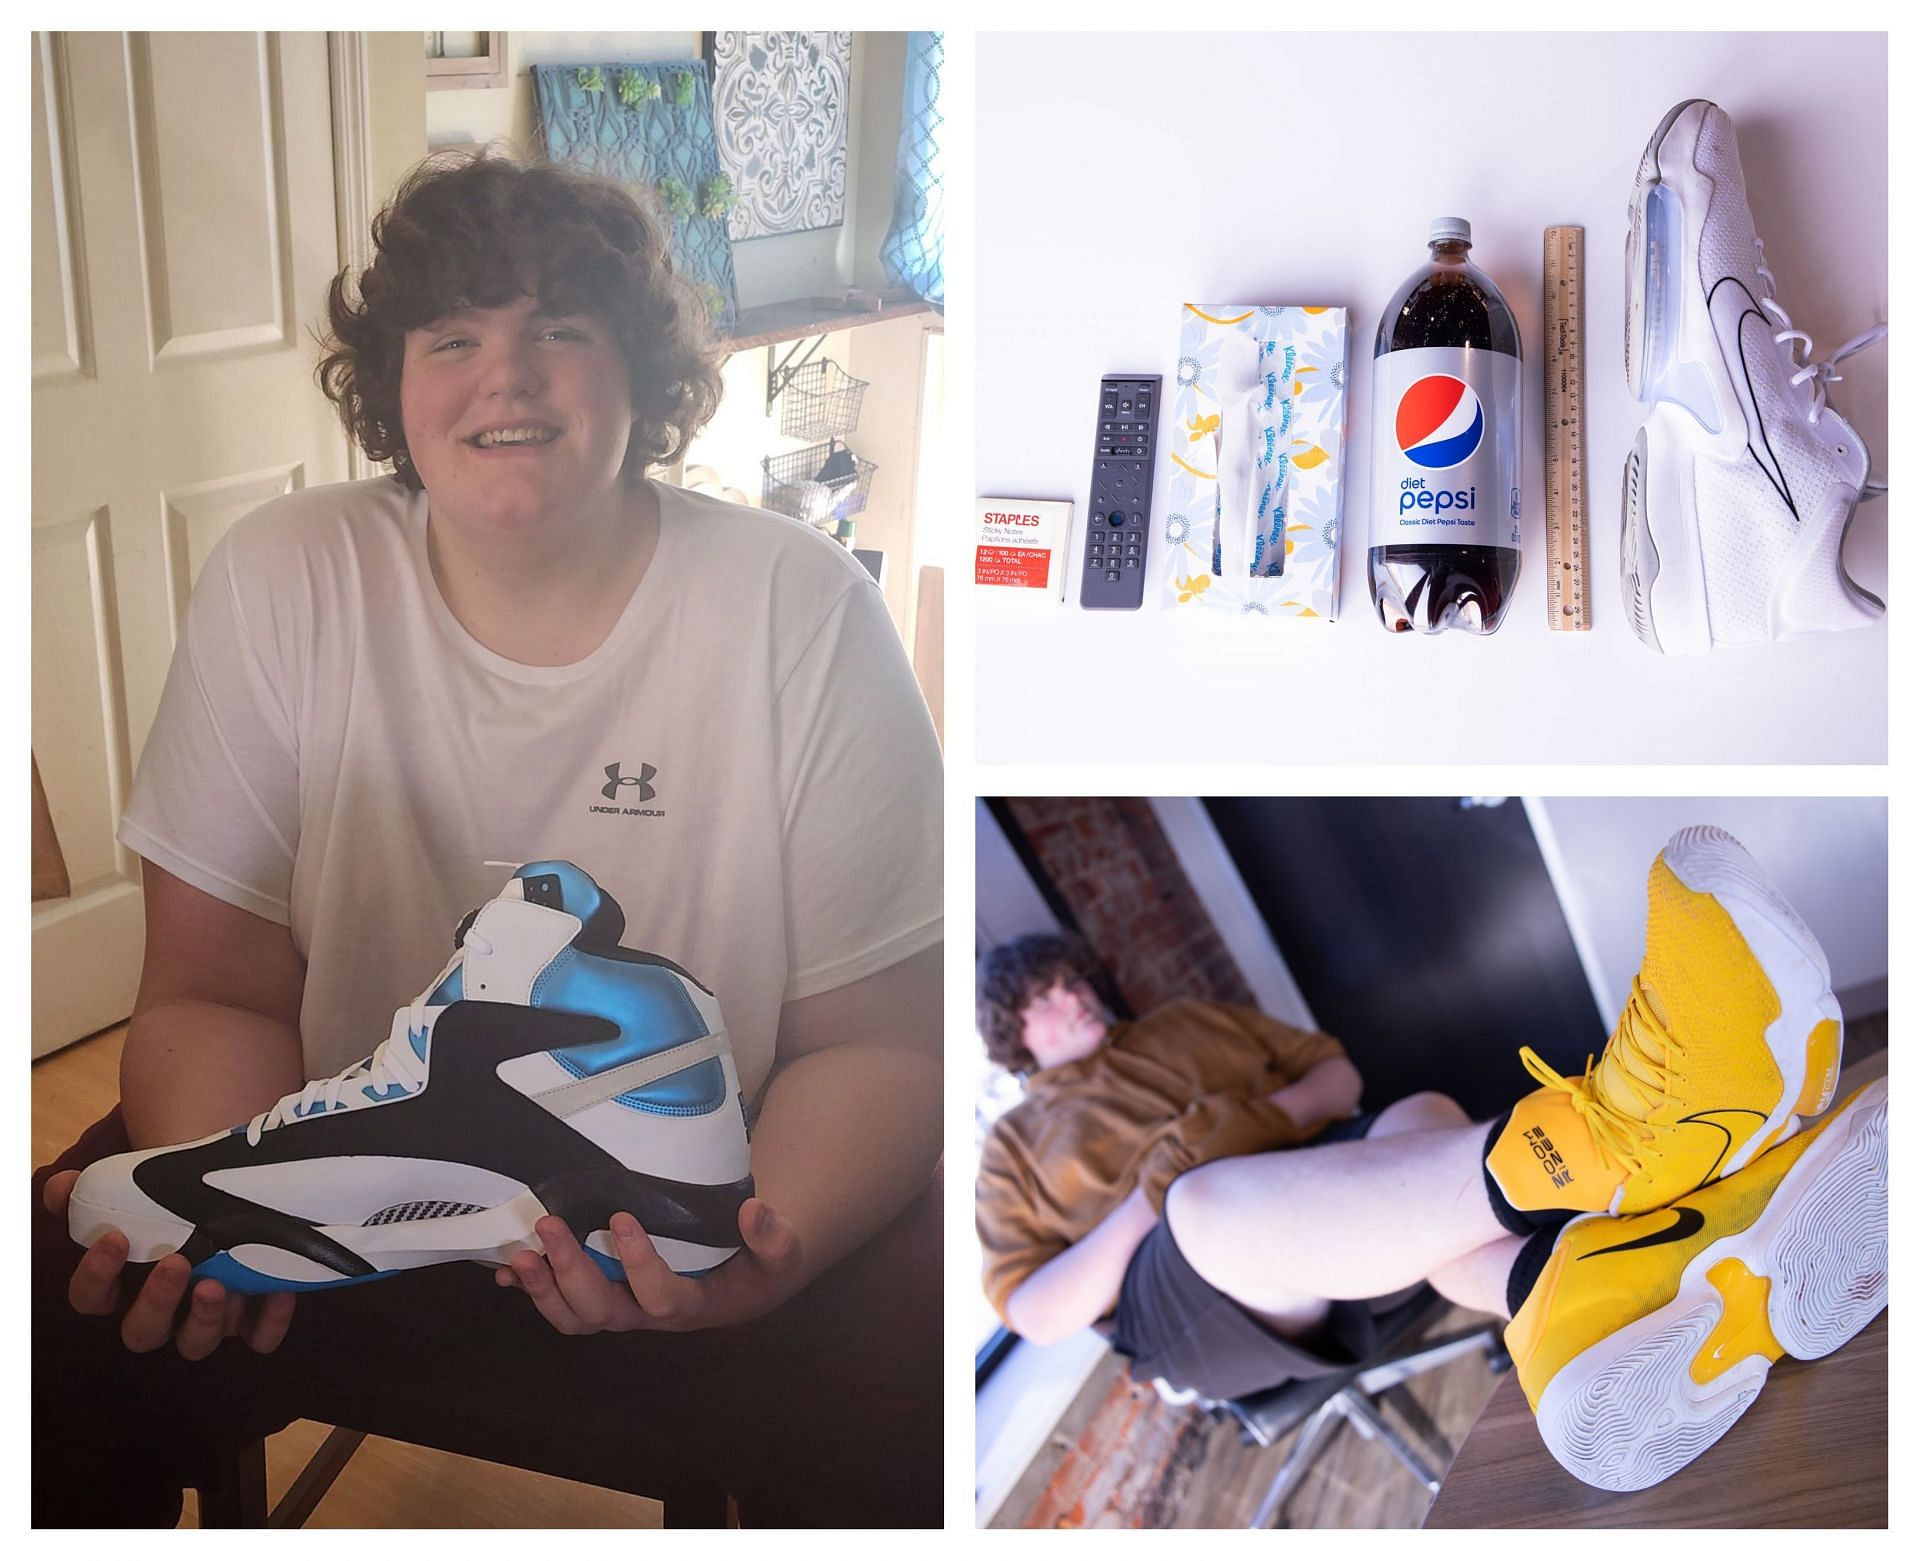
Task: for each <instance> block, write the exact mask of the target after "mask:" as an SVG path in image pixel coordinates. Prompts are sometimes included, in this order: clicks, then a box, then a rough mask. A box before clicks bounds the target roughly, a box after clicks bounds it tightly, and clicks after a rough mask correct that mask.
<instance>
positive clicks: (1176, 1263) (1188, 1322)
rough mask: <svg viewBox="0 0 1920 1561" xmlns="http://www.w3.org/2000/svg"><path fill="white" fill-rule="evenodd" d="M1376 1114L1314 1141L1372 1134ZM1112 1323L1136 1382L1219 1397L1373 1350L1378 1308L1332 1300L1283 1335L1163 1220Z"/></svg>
mask: <svg viewBox="0 0 1920 1561" xmlns="http://www.w3.org/2000/svg"><path fill="white" fill-rule="evenodd" d="M1377 1115H1379V1113H1378V1112H1365V1113H1362V1114H1361V1115H1360V1116H1357V1117H1352V1118H1350V1119H1349V1120H1347V1121H1345V1122H1338V1123H1335V1124H1334V1125H1333V1126H1331V1127H1329V1128H1327V1129H1326V1130H1325V1131H1324V1132H1322V1133H1320V1134H1319V1135H1318V1136H1316V1137H1315V1138H1314V1139H1313V1141H1312V1142H1313V1144H1316V1145H1317V1144H1336V1143H1344V1142H1346V1141H1348V1140H1350V1139H1356V1138H1365V1137H1366V1136H1367V1131H1368V1129H1369V1128H1371V1127H1372V1126H1373V1121H1374V1118H1375V1117H1376V1116H1377ZM1113 1326H1114V1332H1113V1347H1114V1348H1115V1349H1116V1350H1118V1351H1119V1352H1120V1353H1121V1354H1122V1355H1125V1356H1126V1357H1127V1358H1128V1359H1130V1360H1131V1361H1132V1362H1133V1366H1132V1375H1133V1377H1134V1380H1135V1381H1138V1382H1151V1381H1152V1380H1153V1379H1154V1378H1155V1377H1164V1378H1165V1379H1166V1380H1167V1381H1168V1382H1169V1383H1170V1384H1172V1385H1173V1386H1174V1387H1176V1388H1191V1389H1193V1390H1195V1391H1196V1392H1198V1393H1199V1394H1200V1395H1201V1396H1202V1397H1204V1398H1213V1399H1227V1398H1240V1397H1243V1396H1244V1395H1246V1394H1248V1393H1257V1392H1260V1391H1261V1390H1263V1389H1266V1388H1271V1387H1278V1386H1279V1385H1280V1384H1281V1383H1283V1382H1290V1381H1293V1380H1295V1379H1296V1378H1300V1377H1319V1376H1325V1375H1326V1374H1327V1373H1328V1372H1330V1371H1340V1370H1343V1369H1344V1368H1346V1367H1348V1366H1351V1365H1353V1364H1354V1363H1355V1362H1356V1361H1360V1360H1364V1359H1366V1357H1367V1356H1368V1355H1370V1354H1371V1353H1372V1352H1373V1350H1374V1348H1375V1332H1374V1324H1373V1312H1372V1310H1371V1308H1370V1306H1369V1304H1368V1303H1367V1302H1365V1301H1334V1302H1332V1303H1330V1309H1329V1311H1328V1313H1327V1317H1326V1320H1325V1321H1324V1322H1323V1323H1321V1325H1320V1326H1319V1327H1318V1328H1316V1329H1315V1330H1314V1331H1313V1332H1312V1333H1311V1334H1308V1335H1306V1336H1303V1337H1301V1338H1297V1339H1287V1338H1282V1337H1281V1336H1280V1335H1279V1334H1278V1333H1275V1332H1274V1331H1273V1329H1272V1328H1271V1327H1269V1326H1268V1325H1267V1324H1266V1323H1265V1322H1263V1321H1261V1320H1260V1319H1259V1318H1258V1317H1256V1316H1254V1314H1253V1313H1252V1312H1250V1311H1248V1310H1247V1309H1246V1308H1245V1307H1244V1306H1242V1305H1241V1304H1240V1303H1239V1302H1238V1301H1236V1300H1234V1299H1233V1298H1232V1297H1231V1296H1229V1295H1227V1294H1225V1293H1224V1292H1222V1291H1219V1290H1216V1289H1215V1288H1214V1287H1213V1286H1212V1285H1210V1284H1208V1283H1207V1281H1206V1280H1204V1279H1202V1278H1201V1277H1200V1275H1199V1274H1197V1273H1196V1272H1194V1268H1193V1265H1192V1264H1191V1263H1189V1262H1188V1261H1187V1259H1186V1255H1185V1254H1184V1253H1183V1252H1181V1250H1180V1246H1179V1243H1177V1242H1176V1241H1175V1240H1174V1239H1173V1232H1172V1231H1171V1230H1170V1229H1169V1228H1168V1226H1167V1223H1166V1221H1165V1220H1162V1221H1161V1222H1160V1223H1159V1224H1158V1225H1156V1226H1154V1228H1153V1229H1152V1230H1151V1231H1150V1232H1148V1234H1147V1239H1146V1240H1145V1241H1143V1242H1141V1243H1140V1247H1139V1250H1138V1251H1136V1252H1135V1253H1134V1254H1133V1260H1132V1261H1131V1262H1130V1263H1129V1264H1128V1265H1127V1273H1126V1277H1125V1278H1124V1279H1123V1280H1122V1281H1121V1284H1120V1305H1119V1307H1118V1309H1117V1310H1116V1311H1115V1313H1114V1319H1113Z"/></svg>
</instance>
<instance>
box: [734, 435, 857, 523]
mask: <svg viewBox="0 0 1920 1561" xmlns="http://www.w3.org/2000/svg"><path fill="white" fill-rule="evenodd" d="M760 469H761V471H762V472H763V473H764V474H765V478H766V482H765V488H764V492H763V495H762V500H761V502H762V504H763V505H764V507H765V508H767V509H770V510H777V511H778V512H779V513H780V514H782V515H791V516H792V517H793V518H794V519H795V520H804V521H805V522H806V523H807V524H808V525H809V526H819V527H821V528H822V529H831V528H832V526H833V523H834V522H835V521H838V520H845V519H846V518H847V517H848V516H850V515H858V514H859V513H860V512H861V511H862V510H863V509H865V508H866V507H867V492H868V490H869V489H870V488H872V486H873V474H874V473H875V472H876V471H878V470H879V468H878V467H877V466H875V465H874V464H873V462H872V461H866V460H862V459H861V458H860V457H859V456H857V455H855V454H854V453H853V451H851V450H849V449H848V448H847V447H846V446H845V445H843V444H842V443H841V442H840V441H839V440H838V439H830V440H828V441H827V442H826V443H825V444H810V445H807V446H806V447H805V448H803V449H799V450H789V451H787V452H786V454H784V455H769V456H764V457H762V459H761V461H760Z"/></svg>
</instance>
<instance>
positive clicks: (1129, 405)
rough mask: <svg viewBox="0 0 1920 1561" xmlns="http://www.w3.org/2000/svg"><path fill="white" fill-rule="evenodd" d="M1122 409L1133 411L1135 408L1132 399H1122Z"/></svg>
mask: <svg viewBox="0 0 1920 1561" xmlns="http://www.w3.org/2000/svg"><path fill="white" fill-rule="evenodd" d="M1120 410H1121V411H1122V412H1131V411H1132V410H1133V403H1132V402H1131V401H1122V402H1121V403H1120Z"/></svg>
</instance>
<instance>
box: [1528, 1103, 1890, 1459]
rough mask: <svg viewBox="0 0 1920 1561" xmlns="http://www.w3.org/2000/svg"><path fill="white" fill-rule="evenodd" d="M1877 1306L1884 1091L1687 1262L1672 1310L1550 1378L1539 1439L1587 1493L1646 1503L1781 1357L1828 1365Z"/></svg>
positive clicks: (1883, 1290) (1856, 1107) (1882, 1240)
mask: <svg viewBox="0 0 1920 1561" xmlns="http://www.w3.org/2000/svg"><path fill="white" fill-rule="evenodd" d="M1763 1287H1764V1288H1763ZM1762 1294H1764V1302H1762V1301H1761V1300H1760V1299H1759V1298H1760V1296H1761V1295H1762ZM1886 1304H1887V1084H1886V1080H1884V1079H1881V1080H1877V1081H1876V1082H1875V1083H1873V1084H1871V1085H1869V1086H1868V1087H1867V1088H1866V1089H1865V1090H1863V1091H1862V1092H1861V1093H1860V1094H1859V1095H1858V1096H1857V1097H1856V1098H1855V1099H1854V1100H1853V1101H1852V1102H1851V1103H1850V1104H1849V1105H1848V1106H1847V1108H1846V1110H1845V1112H1844V1113H1843V1115H1842V1116H1841V1117H1840V1118H1839V1119H1837V1120H1835V1121H1834V1122H1833V1123H1832V1125H1831V1126H1829V1127H1827V1128H1826V1129H1825V1130H1824V1131H1823V1132H1822V1134H1821V1137H1820V1139H1819V1141H1818V1142H1816V1143H1814V1144H1812V1145H1811V1146H1809V1147H1808V1149H1807V1150H1806V1152H1805V1153H1804V1154H1803V1155H1802V1156H1801V1158H1800V1160H1799V1162H1798V1163H1797V1164H1796V1165H1794V1167H1793V1168H1792V1169H1791V1170H1790V1171H1788V1172H1787V1174H1786V1176H1785V1177H1784V1178H1783V1179H1782V1181H1781V1183H1780V1186H1779V1187H1778V1188H1777V1189H1776V1190H1775V1192H1774V1195H1773V1197H1772V1199H1771V1200H1770V1201H1769V1202H1768V1205H1767V1208H1766V1210H1765V1212H1764V1213H1763V1214H1762V1215H1761V1216H1760V1218H1759V1219H1757V1220H1756V1221H1755V1222H1754V1223H1753V1224H1752V1225H1751V1226H1749V1227H1748V1228H1747V1229H1746V1230H1744V1231H1740V1232H1737V1233H1735V1234H1732V1235H1729V1236H1727V1237H1725V1238H1723V1239H1721V1240H1719V1241H1715V1242H1712V1243H1710V1244H1709V1245H1708V1246H1707V1247H1705V1248H1704V1249H1703V1250H1701V1251H1700V1252H1699V1253H1697V1254H1696V1255H1695V1256H1694V1258H1693V1259H1692V1261H1690V1262H1689V1263H1688V1264H1687V1266H1686V1269H1685V1270H1684V1271H1683V1273H1682V1275H1681V1278H1680V1285H1679V1289H1678V1291H1677V1293H1676V1294H1675V1296H1674V1298H1673V1300H1671V1301H1670V1302H1668V1303H1667V1304H1666V1305H1665V1306H1662V1307H1660V1308H1658V1309H1657V1310H1655V1311H1653V1312H1651V1313H1649V1314H1648V1315H1647V1316H1645V1317H1643V1318H1641V1319H1640V1320H1639V1321H1637V1322H1635V1323H1633V1324H1632V1325H1631V1326H1629V1327H1627V1328H1623V1329H1621V1330H1619V1331H1618V1332H1616V1333H1614V1334H1611V1335H1609V1336H1608V1337H1607V1338H1605V1339H1603V1340H1601V1341H1600V1342H1599V1343H1598V1344H1595V1345H1592V1346H1591V1347H1589V1348H1588V1349H1587V1350H1585V1351H1583V1352H1582V1353H1581V1354H1580V1355H1577V1356H1576V1357H1574V1359H1573V1360H1571V1361H1570V1362H1568V1363H1567V1365H1566V1366H1564V1367H1562V1368H1561V1370H1560V1371H1559V1372H1558V1373H1557V1374H1556V1375H1555V1376H1554V1378H1553V1380H1552V1381H1551V1382H1549V1383H1548V1384H1547V1387H1546V1389H1545V1391H1544V1392H1543V1393H1542V1394H1541V1397H1540V1403H1539V1408H1538V1411H1537V1413H1538V1420H1539V1425H1540V1435H1541V1437H1542V1439H1543V1440H1544V1441H1545V1442H1546V1444H1547V1447H1548V1449H1549V1451H1551V1452H1552V1453H1553V1456H1554V1457H1555V1458H1556V1459H1557V1460H1558V1461H1559V1462H1560V1464H1561V1465H1562V1466H1563V1467H1564V1468H1566V1469H1567V1470H1568V1472H1570V1473H1571V1474H1573V1475H1575V1476H1576V1477H1577V1478H1579V1479H1581V1480H1584V1481H1585V1482H1586V1483H1587V1484H1589V1485H1593V1486H1597V1487H1599V1488H1601V1489H1603V1490H1617V1491H1633V1490H1644V1489H1645V1488H1646V1487H1647V1486H1649V1485H1655V1484H1658V1483H1659V1482H1660V1481H1662V1480H1664V1479H1667V1478H1669V1477H1670V1476H1671V1475H1673V1474H1674V1473H1676V1472H1677V1471H1678V1470H1680V1469H1682V1468H1684V1467H1685V1466H1686V1465H1687V1464H1689V1463H1691V1462H1692V1461H1693V1460H1694V1459H1695V1458H1697V1457H1699V1456H1700V1454H1701V1453H1703V1452H1705V1451H1706V1450H1707V1449H1708V1448H1709V1447H1711V1446H1712V1445H1713V1444H1714V1443H1715V1442H1717V1441H1718V1440H1719V1439H1720V1438H1721V1437H1722V1436H1724V1435H1725V1434H1726V1433H1727V1431H1728V1429H1729V1428H1730V1427H1731V1426H1732V1425H1733V1423H1734V1422H1735V1421H1736V1420H1738V1419H1739V1418H1740V1416H1741V1415H1742V1414H1744V1413H1745V1412H1746V1410H1747V1409H1748V1407H1749V1406H1750V1405H1751V1404H1752V1403H1753V1401H1754V1399H1755V1398H1757V1397H1758V1396H1759V1393H1760V1390H1761V1388H1762V1387H1763V1386H1765V1383H1766V1378H1767V1373H1768V1371H1769V1370H1770V1369H1771V1368H1772V1365H1773V1362H1774V1360H1775V1359H1777V1358H1778V1357H1779V1355H1780V1354H1782V1353H1784V1354H1790V1355H1793V1356H1795V1357H1796V1358H1798V1359H1801V1360H1817V1359H1819V1358H1820V1357H1821V1356H1824V1355H1829V1354H1831V1353H1833V1351H1835V1350H1837V1349H1839V1348H1840V1347H1841V1346H1842V1345H1843V1344H1845V1343H1846V1342H1847V1341H1848V1340H1849V1339H1851V1338H1853V1336H1854V1335H1855V1334H1857V1333H1858V1332H1859V1331H1860V1330H1861V1329H1862V1328H1864V1327H1866V1325H1867V1324H1868V1323H1870V1322H1871V1321H1872V1320H1873V1319H1874V1318H1875V1317H1877V1316H1878V1315H1879V1314H1880V1312H1881V1311H1882V1310H1883V1309H1884V1308H1885V1306H1886ZM1714 1340H1718V1341H1719V1343H1718V1344H1717V1345H1716V1347H1715V1349H1714V1350H1713V1351H1711V1352H1709V1351H1708V1350H1707V1346H1708V1344H1709V1342H1710V1341H1714ZM1728 1352H1732V1353H1731V1354H1729V1353H1728ZM1728 1358H1731V1359H1733V1361H1734V1363H1733V1364H1732V1365H1730V1366H1729V1365H1727V1364H1726V1360H1727V1359H1728ZM1696 1373H1703V1374H1706V1375H1707V1376H1708V1380H1707V1381H1705V1382H1701V1381H1699V1380H1697V1378H1696Z"/></svg>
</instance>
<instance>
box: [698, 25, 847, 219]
mask: <svg viewBox="0 0 1920 1561" xmlns="http://www.w3.org/2000/svg"><path fill="white" fill-rule="evenodd" d="M707 58H708V59H709V60H710V61H711V62H712V65H713V120H714V131H715V133H716V135H717V136H718V138H719V143H720V166H721V168H722V169H724V170H725V172H726V173H727V174H728V175H729V177H731V178H732V180H733V184H734V188H735V189H736V190H737V191H738V192H739V195H740V204H739V205H737V206H736V207H734V209H733V213H732V215H731V217H730V218H729V231H730V232H731V233H732V236H733V238H734V239H735V240H736V241H738V240H741V239H750V238H765V237H767V236H768V235H770V234H774V233H802V232H806V231H807V230H809V229H812V228H832V227H838V226H839V225H840V224H841V223H842V222H844V221H845V220H846V212H847V113H848V108H847V105H848V96H849V93H850V91H851V82H852V77H853V34H852V33H832V32H821V33H810V32H783V33H745V32H737V33H708V34H707Z"/></svg>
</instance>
